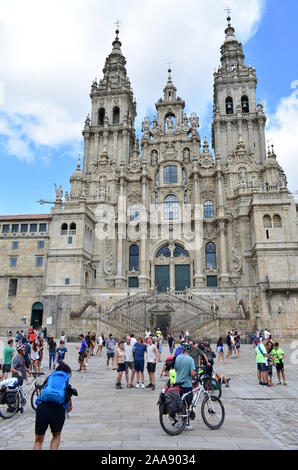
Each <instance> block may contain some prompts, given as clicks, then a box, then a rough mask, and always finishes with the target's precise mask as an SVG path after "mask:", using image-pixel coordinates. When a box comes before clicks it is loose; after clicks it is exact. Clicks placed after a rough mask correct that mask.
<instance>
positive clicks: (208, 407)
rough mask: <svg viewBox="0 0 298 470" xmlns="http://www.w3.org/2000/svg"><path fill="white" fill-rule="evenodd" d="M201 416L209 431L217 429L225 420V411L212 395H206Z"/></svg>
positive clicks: (218, 400)
mask: <svg viewBox="0 0 298 470" xmlns="http://www.w3.org/2000/svg"><path fill="white" fill-rule="evenodd" d="M201 415H202V418H203V421H204V423H205V424H206V426H207V427H208V428H209V429H219V428H220V427H221V426H222V425H223V423H224V420H225V409H224V406H223V404H222V402H221V400H220V399H219V398H217V397H215V396H214V395H210V396H208V395H206V396H205V398H204V400H203V402H202V406H201Z"/></svg>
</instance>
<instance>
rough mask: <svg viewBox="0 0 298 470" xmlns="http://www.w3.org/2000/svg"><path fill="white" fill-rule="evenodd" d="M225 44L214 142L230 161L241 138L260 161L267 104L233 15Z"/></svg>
mask: <svg viewBox="0 0 298 470" xmlns="http://www.w3.org/2000/svg"><path fill="white" fill-rule="evenodd" d="M227 21H228V25H227V28H226V30H225V34H226V38H225V41H224V43H223V45H222V46H221V59H220V60H221V65H220V67H219V68H218V70H217V71H216V72H215V73H214V87H213V90H214V93H213V101H214V107H213V123H212V146H213V149H214V151H215V153H216V155H220V156H221V158H222V161H223V162H226V160H227V158H228V156H229V155H231V154H232V152H234V151H235V150H236V147H237V145H238V142H239V141H243V142H244V144H245V150H246V152H247V153H248V155H254V157H255V159H256V162H257V163H263V162H264V160H265V159H266V142H265V124H266V117H265V114H264V111H263V106H262V104H261V102H260V101H259V102H258V104H257V102H256V87H257V76H256V70H255V68H254V67H251V66H250V65H246V64H245V63H244V59H245V55H244V53H243V48H242V44H241V43H240V42H239V41H238V40H237V39H236V37H235V29H234V28H233V26H232V25H231V17H230V15H229V16H228V18H227Z"/></svg>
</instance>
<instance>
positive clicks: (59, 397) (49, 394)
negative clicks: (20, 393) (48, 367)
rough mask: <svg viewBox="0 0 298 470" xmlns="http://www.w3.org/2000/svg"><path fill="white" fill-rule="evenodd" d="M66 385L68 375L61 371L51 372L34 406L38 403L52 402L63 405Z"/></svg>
mask: <svg viewBox="0 0 298 470" xmlns="http://www.w3.org/2000/svg"><path fill="white" fill-rule="evenodd" d="M68 383H69V374H67V373H66V372H62V371H61V370H59V371H55V372H53V373H52V374H51V375H50V376H49V378H48V380H47V382H46V384H45V385H44V387H43V388H42V391H41V394H40V396H39V397H38V399H37V400H36V404H38V403H40V402H53V403H58V404H59V405H64V403H65V400H66V389H67V386H68Z"/></svg>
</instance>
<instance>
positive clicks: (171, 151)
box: [163, 142, 177, 160]
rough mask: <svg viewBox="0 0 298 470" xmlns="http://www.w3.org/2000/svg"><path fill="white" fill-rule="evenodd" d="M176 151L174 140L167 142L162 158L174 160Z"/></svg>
mask: <svg viewBox="0 0 298 470" xmlns="http://www.w3.org/2000/svg"><path fill="white" fill-rule="evenodd" d="M176 157H177V151H176V147H175V144H174V142H171V143H170V142H167V144H166V148H165V152H164V155H163V158H164V160H175V159H176Z"/></svg>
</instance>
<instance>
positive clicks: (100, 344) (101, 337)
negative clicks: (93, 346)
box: [96, 333, 104, 356]
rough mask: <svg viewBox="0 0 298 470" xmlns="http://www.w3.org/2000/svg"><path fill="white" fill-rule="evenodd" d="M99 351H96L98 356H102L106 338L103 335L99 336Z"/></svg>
mask: <svg viewBox="0 0 298 470" xmlns="http://www.w3.org/2000/svg"><path fill="white" fill-rule="evenodd" d="M96 342H97V351H96V356H101V352H102V348H103V342H104V336H103V333H101V334H100V335H99V337H98V338H97V341H96Z"/></svg>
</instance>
